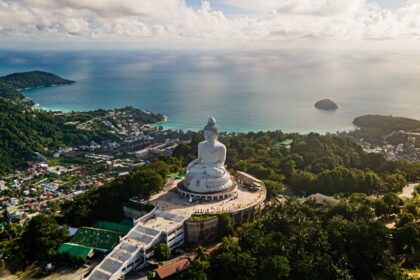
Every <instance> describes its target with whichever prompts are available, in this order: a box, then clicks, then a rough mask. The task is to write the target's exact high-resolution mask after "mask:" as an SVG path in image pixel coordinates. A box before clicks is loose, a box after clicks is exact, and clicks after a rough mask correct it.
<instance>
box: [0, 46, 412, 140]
mask: <svg viewBox="0 0 420 280" xmlns="http://www.w3.org/2000/svg"><path fill="white" fill-rule="evenodd" d="M35 69H36V70H43V71H49V72H54V73H56V74H58V75H60V76H62V77H64V78H67V79H71V80H74V81H76V82H77V83H76V84H74V85H70V86H60V87H50V88H40V89H32V90H27V91H25V92H24V94H25V95H26V96H28V97H30V98H31V99H33V100H34V101H35V102H36V103H38V104H39V106H40V108H45V109H52V110H63V111H72V110H73V111H84V110H93V109H98V108H116V107H123V106H127V105H130V106H135V107H138V108H143V109H147V110H150V111H153V112H159V113H162V114H164V115H166V116H167V117H168V121H167V122H165V123H164V126H165V127H167V128H172V129H184V130H187V129H192V130H197V129H201V128H202V125H203V124H204V123H205V122H206V121H207V119H208V117H210V116H214V117H216V119H217V120H218V121H219V123H220V126H221V129H222V130H224V131H238V132H243V131H262V130H277V129H281V130H283V131H287V132H304V133H307V132H310V131H315V132H320V133H325V132H335V131H342V130H349V129H352V128H354V127H353V125H352V120H353V118H354V117H356V116H359V115H362V114H383V115H395V116H405V117H411V118H418V119H420V110H419V108H420V79H419V75H420V56H418V55H415V54H408V53H405V54H401V53H397V52H395V53H393V52H383V53H381V52H378V51H375V52H373V51H372V52H366V51H365V52H355V51H352V52H348V51H334V52H332V51H303V50H281V51H280V50H279V51H239V50H235V51H233V50H232V51H197V50H195V51H186V50H182V51H181V50H178V51H163V50H159V51H150V50H149V51H146V50H144V51H92V50H90V51H72V52H68V51H67V52H65V51H5V50H2V51H0V75H5V74H9V73H13V72H21V71H28V70H35ZM323 98H330V99H332V100H334V101H335V102H336V103H337V104H338V105H339V106H340V109H339V110H337V111H334V112H327V111H320V110H318V109H316V108H314V106H313V105H314V103H315V102H316V101H317V100H319V99H323Z"/></svg>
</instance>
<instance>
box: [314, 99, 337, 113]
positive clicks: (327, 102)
mask: <svg viewBox="0 0 420 280" xmlns="http://www.w3.org/2000/svg"><path fill="white" fill-rule="evenodd" d="M314 106H315V108H317V109H320V110H328V111H332V110H337V109H338V105H337V104H336V103H335V102H334V101H332V100H331V99H322V100H319V101H317V102H316V103H315V105H314Z"/></svg>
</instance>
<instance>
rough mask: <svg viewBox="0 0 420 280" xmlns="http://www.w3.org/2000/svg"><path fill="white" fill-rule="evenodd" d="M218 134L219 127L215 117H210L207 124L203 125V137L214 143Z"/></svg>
mask: <svg viewBox="0 0 420 280" xmlns="http://www.w3.org/2000/svg"><path fill="white" fill-rule="evenodd" d="M218 136H219V127H218V125H217V124H216V119H215V118H213V117H211V118H210V119H209V120H208V122H207V125H206V126H205V127H204V138H205V139H206V141H207V142H210V143H215V142H216V141H217V137H218Z"/></svg>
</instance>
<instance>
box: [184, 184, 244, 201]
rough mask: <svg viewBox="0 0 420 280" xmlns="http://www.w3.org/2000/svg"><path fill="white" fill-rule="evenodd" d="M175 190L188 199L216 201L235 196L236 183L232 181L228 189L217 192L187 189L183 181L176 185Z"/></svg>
mask: <svg viewBox="0 0 420 280" xmlns="http://www.w3.org/2000/svg"><path fill="white" fill-rule="evenodd" d="M177 191H178V193H179V194H180V195H182V196H184V197H186V198H189V199H191V198H192V199H194V200H204V201H217V200H223V199H227V198H231V197H235V196H237V195H238V185H237V184H236V183H233V184H232V185H231V186H230V187H229V188H228V189H225V190H223V191H219V192H207V193H199V192H193V191H191V190H189V189H187V188H186V187H185V186H184V184H183V182H181V183H179V184H178V186H177Z"/></svg>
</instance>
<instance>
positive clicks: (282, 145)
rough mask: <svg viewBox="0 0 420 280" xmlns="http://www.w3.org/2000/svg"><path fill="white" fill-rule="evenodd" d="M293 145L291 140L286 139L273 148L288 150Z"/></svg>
mask: <svg viewBox="0 0 420 280" xmlns="http://www.w3.org/2000/svg"><path fill="white" fill-rule="evenodd" d="M292 144H293V139H286V140H283V141H281V142H278V143H276V144H274V146H273V147H274V148H286V149H290V147H291V145H292Z"/></svg>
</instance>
